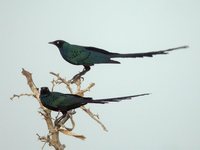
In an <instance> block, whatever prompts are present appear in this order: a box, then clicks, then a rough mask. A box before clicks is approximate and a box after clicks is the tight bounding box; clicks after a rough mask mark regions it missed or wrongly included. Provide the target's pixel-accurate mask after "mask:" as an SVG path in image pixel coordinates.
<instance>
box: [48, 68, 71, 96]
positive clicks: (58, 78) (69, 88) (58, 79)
mask: <svg viewBox="0 0 200 150" xmlns="http://www.w3.org/2000/svg"><path fill="white" fill-rule="evenodd" d="M50 74H52V75H54V76H56V77H57V80H56V81H57V83H64V84H65V85H66V86H67V89H68V90H69V92H70V93H71V94H72V93H73V91H72V89H71V86H70V82H69V81H67V80H66V79H64V78H61V77H60V75H59V74H56V73H54V72H50ZM59 81H60V82H59Z"/></svg>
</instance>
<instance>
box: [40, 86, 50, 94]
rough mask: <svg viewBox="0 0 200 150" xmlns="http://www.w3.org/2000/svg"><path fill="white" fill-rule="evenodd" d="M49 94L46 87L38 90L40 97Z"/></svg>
mask: <svg viewBox="0 0 200 150" xmlns="http://www.w3.org/2000/svg"><path fill="white" fill-rule="evenodd" d="M49 93H50V91H49V88H48V87H41V89H40V95H48V94H49Z"/></svg>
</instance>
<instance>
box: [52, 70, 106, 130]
mask: <svg viewBox="0 0 200 150" xmlns="http://www.w3.org/2000/svg"><path fill="white" fill-rule="evenodd" d="M50 74H52V75H54V76H56V77H57V79H56V80H55V81H57V80H59V81H61V82H62V83H63V84H66V85H67V88H68V89H69V91H70V93H71V94H72V93H73V92H71V91H72V90H71V87H70V82H69V81H67V80H66V79H64V78H62V77H60V75H59V74H58V73H54V72H50ZM81 83H82V80H81V79H78V80H77V81H76V83H75V84H76V86H77V92H76V94H77V95H79V96H84V93H85V92H87V91H90V89H91V88H92V87H93V86H94V85H95V83H90V85H89V86H88V87H86V88H85V89H83V90H81ZM59 84H60V83H59ZM80 108H81V109H82V110H83V111H84V112H85V113H87V114H88V115H89V116H90V117H91V118H92V119H94V120H95V121H96V122H97V123H98V124H100V126H101V127H102V129H103V130H104V131H108V130H107V128H106V127H105V125H104V124H103V123H102V122H101V121H100V120H99V116H98V115H96V114H94V113H93V112H92V111H91V110H90V109H87V108H86V107H85V106H81V107H80Z"/></svg>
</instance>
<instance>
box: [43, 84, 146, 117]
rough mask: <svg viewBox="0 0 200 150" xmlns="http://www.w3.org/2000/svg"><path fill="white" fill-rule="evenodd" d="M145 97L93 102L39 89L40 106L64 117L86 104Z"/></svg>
mask: <svg viewBox="0 0 200 150" xmlns="http://www.w3.org/2000/svg"><path fill="white" fill-rule="evenodd" d="M145 95H149V93H144V94H138V95H131V96H124V97H115V98H106V99H97V100H93V99H92V98H91V97H81V96H78V95H73V94H64V93H59V92H50V91H49V88H48V87H41V90H40V100H41V102H42V105H43V106H44V107H46V108H48V109H50V110H53V111H59V112H62V114H63V115H65V114H66V113H67V111H69V110H72V109H75V108H78V107H80V106H83V105H86V104H87V103H95V104H106V103H109V102H119V101H122V100H127V99H131V98H133V97H139V96H145Z"/></svg>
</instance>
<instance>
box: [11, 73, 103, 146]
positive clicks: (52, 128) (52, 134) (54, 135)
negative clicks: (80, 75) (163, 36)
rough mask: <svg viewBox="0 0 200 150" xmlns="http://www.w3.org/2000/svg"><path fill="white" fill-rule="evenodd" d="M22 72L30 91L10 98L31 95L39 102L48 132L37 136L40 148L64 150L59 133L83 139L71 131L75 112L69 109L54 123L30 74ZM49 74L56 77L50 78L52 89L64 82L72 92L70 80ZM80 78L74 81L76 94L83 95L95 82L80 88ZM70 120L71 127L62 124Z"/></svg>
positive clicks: (93, 117)
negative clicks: (40, 144) (64, 115)
mask: <svg viewBox="0 0 200 150" xmlns="http://www.w3.org/2000/svg"><path fill="white" fill-rule="evenodd" d="M22 74H23V75H24V76H25V77H26V79H27V84H28V86H29V87H30V89H31V91H32V93H31V94H26V93H25V94H19V95H16V94H14V95H13V96H12V97H11V98H10V99H11V100H13V99H14V98H15V97H17V98H20V97H21V96H33V97H34V98H36V100H37V101H38V102H39V104H40V108H41V109H42V111H39V113H40V114H41V115H42V116H43V117H44V120H45V122H46V124H47V127H48V130H49V134H48V135H47V136H39V135H38V134H37V136H38V139H39V140H40V141H41V142H44V145H43V146H42V149H43V148H44V146H45V145H46V144H49V146H53V147H54V148H55V149H56V150H64V148H65V145H64V144H61V142H60V139H59V133H60V132H61V133H63V134H65V135H69V136H72V137H75V138H78V139H81V140H84V139H85V138H86V137H85V136H83V135H79V134H75V133H73V132H72V130H73V129H74V128H75V122H74V120H73V115H74V114H75V113H74V111H73V110H72V111H69V112H68V114H67V115H66V117H65V118H63V119H62V120H61V124H60V123H59V124H58V125H54V122H53V120H55V119H53V118H52V117H51V111H50V110H49V109H47V108H45V107H44V106H43V105H42V103H41V101H40V98H39V89H38V88H37V86H36V85H35V83H34V82H33V79H32V74H31V73H30V72H29V71H27V70H25V69H22ZM50 74H52V75H54V76H55V77H56V79H53V80H52V89H51V90H52V91H53V90H54V87H55V86H56V85H59V84H62V83H63V84H65V85H66V88H67V89H68V90H69V92H70V93H71V94H73V91H72V88H71V83H70V81H67V80H66V79H64V78H62V77H60V75H59V74H56V73H53V72H50ZM81 82H82V81H81V79H80V80H77V82H76V83H75V84H76V86H77V91H76V94H77V95H80V96H84V93H85V92H87V91H89V90H90V89H91V88H92V87H93V86H94V85H95V84H94V83H91V84H90V85H89V86H88V87H86V88H85V89H81ZM81 109H82V110H83V111H84V112H86V113H87V114H88V115H89V116H90V117H91V118H92V119H94V120H95V121H96V122H97V123H98V124H100V125H101V127H102V128H103V130H104V131H107V129H106V127H105V126H104V125H103V123H101V122H100V120H99V116H98V115H96V114H94V113H92V112H91V110H90V109H87V108H86V107H85V106H82V107H81ZM57 117H58V116H57ZM69 119H70V121H71V125H72V127H71V128H67V127H65V126H64V124H65V123H66V122H67V120H69Z"/></svg>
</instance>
